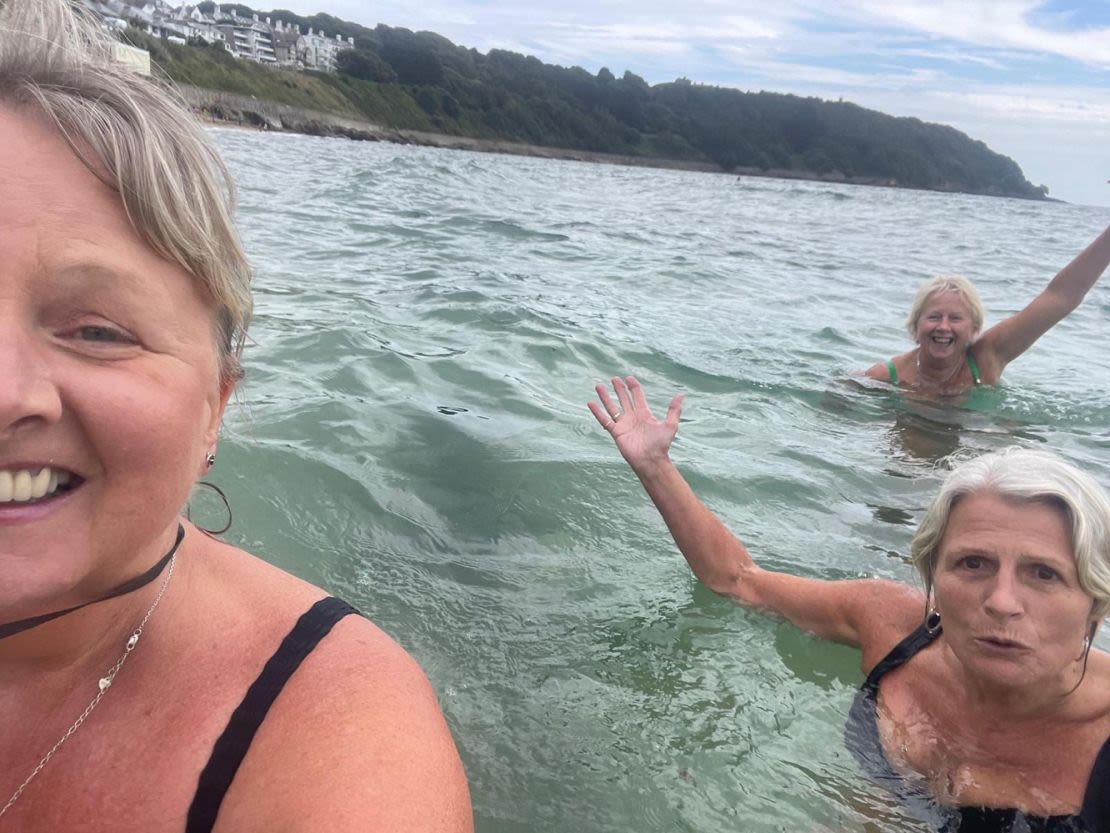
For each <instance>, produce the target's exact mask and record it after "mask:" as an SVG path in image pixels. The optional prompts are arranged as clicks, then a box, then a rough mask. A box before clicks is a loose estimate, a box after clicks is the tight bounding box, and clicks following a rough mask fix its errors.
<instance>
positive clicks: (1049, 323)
mask: <svg viewBox="0 0 1110 833" xmlns="http://www.w3.org/2000/svg"><path fill="white" fill-rule="evenodd" d="M1108 264H1110V228H1107V229H1106V230H1105V231H1103V232H1102V234H1100V235H1099V236H1098V237H1097V238H1095V241H1094V242H1093V243H1091V245H1089V246H1088V247H1087V248H1086V249H1084V250H1083V251H1082V252H1081V253H1080V254H1079V255H1078V256H1077V257H1076V258H1075V260H1073V261H1072V262H1071V263H1069V264H1068V265H1067V266H1065V267H1064V268H1063V269H1062V270H1060V273H1059V274H1058V275H1057V276H1056V277H1055V278H1053V279H1052V282H1051V283H1049V285H1048V286H1047V287H1046V288H1045V290H1044V291H1043V292H1041V294H1040V295H1038V296H1037V297H1036V298H1034V299H1033V301H1032V302H1031V303H1030V304H1029V305H1028V306H1027V307H1025V309H1023V310H1021V312H1018V313H1016V314H1015V315H1011V316H1010V317H1009V318H1007V319H1005V320H1004V321H1000V322H999V323H998V324H995V325H994V326H993V327H991V328H990V329H989V330H987V331H986V332H985V333H983V334H982V335H979V331H980V329H981V327H982V326H983V302H982V301H980V300H979V293H978V292H976V290H975V287H974V286H973V285H972V283H971V281H969V280H967V279H966V278H962V277H956V276H953V277H945V276H941V277H936V278H933V279H932V280H930V281H927V282H926V283H925V284H924V285H923V286H922V287H921V288H920V289H919V290H918V291H917V297H915V298H914V301H913V306H912V307H911V309H910V315H909V318H908V319H907V320H906V329H907V330H908V331H909V334H910V338H912V339H913V340H914V341H915V342H916V343H917V346H916V347H914V348H913V349H912V350H910V351H909V352H908V353H903V354H902V355H900V356H895V357H894V358H893V359H891V360H890V361H887V362H879V363H877V364H875V365H873V366H872V367H870V368H868V369H867V370H866V371H865V372H864V374H863V375H865V376H867V377H869V378H871V379H877V380H879V381H882V382H890V383H891V384H892V385H896V386H898V387H902V388H907V389H910V390H914V391H918V392H921V393H925V394H929V395H933V396H952V395H954V394H959V393H963V392H965V391H967V390H969V389H970V388H972V387H975V386H976V385H993V384H997V383H998V380H999V379H1001V378H1002V371H1003V370H1005V368H1006V365H1008V364H1009V363H1010V362H1012V361H1013V360H1014V359H1016V358H1017V357H1018V356H1020V355H1021V354H1022V353H1024V352H1025V351H1026V350H1028V349H1029V348H1030V347H1031V346H1032V345H1033V342H1035V341H1036V340H1037V339H1038V338H1040V337H1041V336H1042V335H1044V334H1045V333H1046V332H1048V331H1049V330H1050V329H1051V328H1052V327H1053V325H1055V324H1056V323H1058V322H1059V321H1061V320H1062V319H1063V318H1065V317H1066V316H1067V315H1068V313H1070V312H1071V311H1072V310H1074V309H1075V308H1076V307H1078V306H1079V304H1080V303H1081V302H1082V300H1083V298H1084V296H1085V295H1086V294H1087V292H1088V290H1090V288H1091V287H1092V286H1094V285H1095V282H1096V281H1097V280H1098V279H1099V277H1100V276H1101V275H1102V273H1103V272H1104V271H1105V270H1106V267H1107V265H1108Z"/></svg>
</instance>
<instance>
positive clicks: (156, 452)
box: [0, 105, 230, 621]
mask: <svg viewBox="0 0 1110 833" xmlns="http://www.w3.org/2000/svg"><path fill="white" fill-rule="evenodd" d="M213 322H214V312H213V308H212V305H211V304H210V303H209V302H208V301H207V299H206V298H205V297H204V295H203V293H202V291H201V290H200V289H199V288H198V285H197V283H196V281H195V280H193V279H192V278H191V277H190V276H189V275H188V274H187V273H186V272H185V271H184V270H182V269H181V268H180V267H179V266H177V265H176V264H173V263H171V262H169V261H167V260H164V259H163V258H162V257H160V256H159V255H158V254H157V253H156V252H155V251H154V250H153V249H151V248H150V246H148V245H147V244H146V242H145V241H144V240H143V239H142V237H141V236H140V235H139V234H138V232H136V231H135V229H134V228H133V227H132V226H131V224H130V223H129V222H128V219H127V216H126V214H125V212H124V208H123V204H122V202H121V200H120V198H119V195H118V194H117V193H116V192H114V191H113V190H111V189H110V188H108V187H107V186H106V185H104V184H103V183H102V182H100V181H99V180H98V179H97V178H96V177H95V176H94V175H93V174H92V173H91V172H90V171H89V170H88V169H87V168H86V167H85V166H84V165H83V164H82V163H81V162H80V161H79V160H78V159H77V158H76V157H75V156H74V154H73V153H72V152H71V151H70V149H69V148H68V146H67V145H66V144H65V143H64V141H63V140H61V139H60V138H59V137H58V136H57V135H55V133H53V132H52V131H51V130H49V129H48V128H47V127H46V125H45V124H44V122H43V121H41V120H40V119H39V118H38V117H35V116H33V115H31V114H28V113H25V112H21V111H18V110H14V109H10V108H7V107H5V106H3V105H0V498H2V500H0V621H3V620H5V619H11V618H17V617H21V616H24V615H32V614H34V613H37V612H42V611H44V610H49V609H55V608H58V607H62V606H63V605H65V604H68V603H76V602H80V601H85V600H88V598H90V597H94V596H96V595H97V594H98V593H99V592H103V591H104V590H106V589H108V588H110V587H112V586H115V585H116V584H118V583H119V582H120V581H123V580H125V579H126V578H129V577H131V576H132V575H134V574H135V573H136V572H138V571H141V568H142V567H144V566H149V564H150V563H151V561H152V560H153V559H154V558H156V557H157V555H160V554H161V551H162V550H164V549H168V548H169V545H170V543H171V542H172V539H173V534H174V530H175V528H176V523H175V522H176V518H177V516H178V513H179V512H180V510H181V508H182V506H183V505H184V502H185V500H186V499H187V496H188V493H189V490H190V488H191V486H192V485H193V483H194V481H195V479H196V477H197V476H198V474H199V473H200V471H201V469H202V461H203V459H204V455H205V453H206V452H207V451H208V449H209V448H211V447H212V446H213V445H214V443H215V440H216V432H217V429H218V427H219V420H220V416H221V414H222V411H223V407H224V404H225V403H226V400H227V396H228V394H229V392H230V390H229V388H226V387H223V388H222V387H221V385H220V382H219V374H218V370H217V352H216V347H215V339H214V337H213V332H214V330H213V327H214V324H213ZM42 469H49V471H50V472H53V473H55V474H56V475H60V477H61V479H62V480H64V479H66V478H69V483H68V485H67V486H64V487H62V488H60V489H58V490H57V491H56V492H54V493H49V494H47V495H45V496H43V497H39V498H37V499H35V498H32V499H30V500H20V501H16V500H13V499H11V495H5V494H4V491H5V489H6V485H5V481H7V482H8V483H9V484H11V488H13V489H15V490H17V491H18V490H19V489H20V488H21V487H20V480H21V479H23V480H25V479H26V476H27V474H28V473H30V474H34V473H37V472H40V471H41V470H42ZM54 476H55V475H51V474H48V475H47V478H48V482H47V487H48V488H49V487H50V486H51V485H52V484H53V483H54V480H53V479H52V478H53V477H54ZM24 488H25V487H24ZM33 494H39V492H34V493H33ZM19 496H20V495H19V494H18V493H17V494H16V497H19Z"/></svg>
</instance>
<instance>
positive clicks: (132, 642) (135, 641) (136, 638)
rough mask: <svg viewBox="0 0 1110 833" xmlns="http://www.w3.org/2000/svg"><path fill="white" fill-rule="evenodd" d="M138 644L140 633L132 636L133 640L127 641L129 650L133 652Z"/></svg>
mask: <svg viewBox="0 0 1110 833" xmlns="http://www.w3.org/2000/svg"><path fill="white" fill-rule="evenodd" d="M138 644H139V632H138V631H135V632H134V633H133V634H131V638H130V639H128V640H127V650H128V651H130V650H132V649H133V648H134V647H135V646H136V645H138Z"/></svg>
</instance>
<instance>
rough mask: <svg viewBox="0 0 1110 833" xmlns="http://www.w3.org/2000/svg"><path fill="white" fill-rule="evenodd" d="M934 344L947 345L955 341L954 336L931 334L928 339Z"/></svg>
mask: <svg viewBox="0 0 1110 833" xmlns="http://www.w3.org/2000/svg"><path fill="white" fill-rule="evenodd" d="M929 340H930V341H932V342H933V343H934V344H943V345H949V344H954V343H955V342H956V337H955V336H932V337H931V338H930V339H929Z"/></svg>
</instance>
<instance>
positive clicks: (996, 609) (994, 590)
mask: <svg viewBox="0 0 1110 833" xmlns="http://www.w3.org/2000/svg"><path fill="white" fill-rule="evenodd" d="M983 608H984V609H985V610H986V611H987V613H989V614H990V615H991V616H993V617H995V618H997V619H1011V618H1013V617H1014V616H1020V615H1021V613H1022V612H1023V611H1024V610H1025V608H1024V606H1023V605H1022V602H1021V596H1020V594H1019V590H1018V582H1017V576H1015V575H1014V574H1013V572H1012V571H1009V570H1005V569H1003V570H999V571H998V573H996V574H995V576H994V579H993V581H992V582H991V585H990V588H989V590H988V592H987V597H986V599H985V600H984V602H983Z"/></svg>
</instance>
